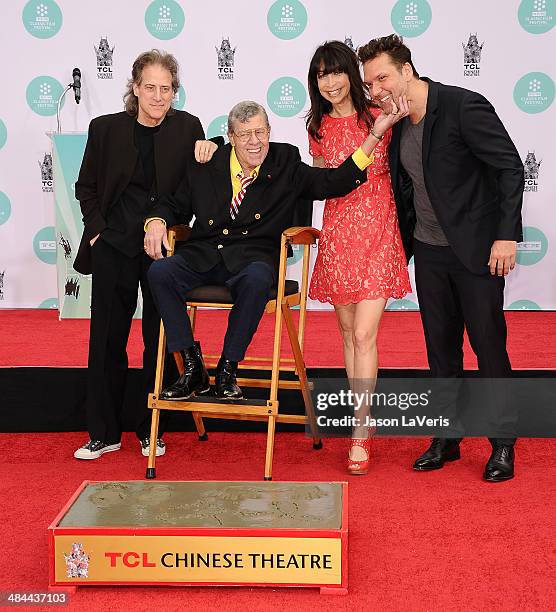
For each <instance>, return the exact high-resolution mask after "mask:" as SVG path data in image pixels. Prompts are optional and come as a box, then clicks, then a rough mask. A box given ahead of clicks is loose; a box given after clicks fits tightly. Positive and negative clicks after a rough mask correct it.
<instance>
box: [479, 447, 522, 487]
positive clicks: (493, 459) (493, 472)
mask: <svg viewBox="0 0 556 612" xmlns="http://www.w3.org/2000/svg"><path fill="white" fill-rule="evenodd" d="M514 458H515V454H514V447H513V446H509V445H508V444H498V445H497V446H495V447H494V448H493V449H492V454H491V455H490V458H489V460H488V461H487V464H486V466H485V473H484V474H483V478H484V479H485V480H488V482H503V481H504V480H511V479H512V478H513V477H514Z"/></svg>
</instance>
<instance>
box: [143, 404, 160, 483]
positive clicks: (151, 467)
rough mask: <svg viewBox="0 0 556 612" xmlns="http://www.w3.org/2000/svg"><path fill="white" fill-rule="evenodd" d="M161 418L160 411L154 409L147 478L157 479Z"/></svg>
mask: <svg viewBox="0 0 556 612" xmlns="http://www.w3.org/2000/svg"><path fill="white" fill-rule="evenodd" d="M159 418H160V410H158V409H157V408H153V409H152V416H151V441H150V450H149V460H148V463H147V474H146V476H147V478H156V468H155V462H156V441H157V439H158V421H159Z"/></svg>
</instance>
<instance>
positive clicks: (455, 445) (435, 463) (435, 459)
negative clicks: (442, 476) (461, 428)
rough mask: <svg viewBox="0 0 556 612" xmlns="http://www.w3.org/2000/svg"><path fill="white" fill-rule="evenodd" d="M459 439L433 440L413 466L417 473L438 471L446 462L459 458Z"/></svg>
mask: <svg viewBox="0 0 556 612" xmlns="http://www.w3.org/2000/svg"><path fill="white" fill-rule="evenodd" d="M459 443H460V439H459V438H433V439H432V444H431V445H430V447H429V448H428V450H426V451H425V452H424V453H423V454H422V455H421V456H420V457H419V459H417V461H415V463H414V464H413V469H414V470H417V471H418V472H427V471H429V470H439V469H440V468H441V467H443V465H444V464H445V463H446V461H456V460H457V459H459V458H460V454H459Z"/></svg>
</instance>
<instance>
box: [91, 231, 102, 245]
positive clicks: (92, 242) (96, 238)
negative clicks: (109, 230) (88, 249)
mask: <svg viewBox="0 0 556 612" xmlns="http://www.w3.org/2000/svg"><path fill="white" fill-rule="evenodd" d="M99 236H100V234H97V235H96V236H95V237H94V238H92V239H91V240H89V244H90V245H91V246H93V244H95V242H96V241H97V240H98V237H99Z"/></svg>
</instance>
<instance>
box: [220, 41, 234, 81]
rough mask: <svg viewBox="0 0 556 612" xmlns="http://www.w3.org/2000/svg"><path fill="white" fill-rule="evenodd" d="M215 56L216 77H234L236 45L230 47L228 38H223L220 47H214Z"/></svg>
mask: <svg viewBox="0 0 556 612" xmlns="http://www.w3.org/2000/svg"><path fill="white" fill-rule="evenodd" d="M215 49H216V56H217V57H218V78H219V79H226V80H229V79H233V78H234V56H235V53H236V47H234V48H233V49H232V45H231V44H230V39H229V38H223V39H222V42H221V43H220V47H215Z"/></svg>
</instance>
